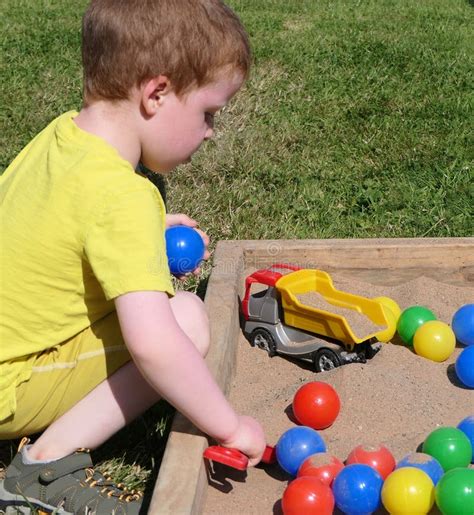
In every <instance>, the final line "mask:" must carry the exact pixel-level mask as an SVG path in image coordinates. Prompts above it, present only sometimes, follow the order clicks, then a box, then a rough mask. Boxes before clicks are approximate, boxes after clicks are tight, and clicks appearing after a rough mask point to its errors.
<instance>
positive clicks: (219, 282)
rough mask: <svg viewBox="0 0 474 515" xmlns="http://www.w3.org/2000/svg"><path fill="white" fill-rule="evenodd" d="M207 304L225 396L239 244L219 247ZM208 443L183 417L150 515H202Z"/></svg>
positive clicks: (212, 358) (234, 332)
mask: <svg viewBox="0 0 474 515" xmlns="http://www.w3.org/2000/svg"><path fill="white" fill-rule="evenodd" d="M214 261H215V267H214V268H213V271H212V274H211V276H210V279H209V284H208V288H207V293H206V298H205V304H206V308H207V311H208V313H209V315H210V326H211V347H210V349H209V353H208V356H207V358H206V362H207V364H208V366H209V369H210V370H211V372H212V373H213V375H214V377H215V378H216V381H217V383H218V384H219V386H220V387H221V388H222V390H223V391H224V392H225V393H228V391H229V388H230V383H231V380H232V377H233V374H234V372H235V365H236V351H237V347H236V344H237V340H238V333H239V330H240V328H239V309H238V297H237V295H238V288H239V284H240V282H241V276H242V273H243V252H242V247H241V245H240V244H238V243H236V242H225V241H224V242H219V243H218V245H217V248H216V250H215V254H214ZM207 445H208V442H207V439H206V438H205V437H204V436H203V435H202V433H200V432H199V431H198V430H197V429H196V428H195V427H194V426H193V424H191V422H189V421H188V420H187V419H186V418H185V417H183V416H182V415H181V414H179V413H177V414H176V415H175V417H174V420H173V424H172V427H171V432H170V435H169V438H168V442H167V444H166V450H165V454H164V456H163V461H162V463H161V467H160V472H159V474H158V478H157V481H156V484H155V488H154V490H153V496H152V500H151V503H150V507H149V510H148V513H150V514H160V515H161V514H169V515H176V514H197V513H201V511H202V506H203V503H204V495H205V492H206V486H207V475H206V470H205V464H204V460H203V458H202V453H203V451H204V449H205V448H206V447H207Z"/></svg>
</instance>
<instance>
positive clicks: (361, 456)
mask: <svg viewBox="0 0 474 515" xmlns="http://www.w3.org/2000/svg"><path fill="white" fill-rule="evenodd" d="M352 463H362V464H365V465H369V467H372V468H373V469H375V470H376V471H377V472H378V473H379V474H380V475H381V476H382V479H384V480H385V479H386V477H387V476H388V475H389V474H390V472H392V471H393V470H394V469H395V465H396V463H395V458H394V457H393V454H392V453H391V452H390V451H389V450H388V449H387V447H385V446H384V445H380V446H378V447H371V446H365V447H364V446H363V445H358V446H357V447H355V448H354V449H353V450H352V451H351V453H350V454H349V456H348V457H347V460H346V465H351V464H352Z"/></svg>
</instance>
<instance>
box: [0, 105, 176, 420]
mask: <svg viewBox="0 0 474 515" xmlns="http://www.w3.org/2000/svg"><path fill="white" fill-rule="evenodd" d="M76 115H77V113H76V112H69V113H66V114H64V115H62V116H60V117H59V118H57V119H56V120H54V121H53V122H52V123H51V124H50V125H48V127H46V128H45V129H44V130H43V131H42V132H41V133H40V134H38V135H37V136H36V137H35V138H34V139H33V140H32V141H31V142H30V143H29V144H28V145H27V146H26V147H25V148H24V149H23V150H22V151H21V152H20V154H19V155H18V156H17V157H16V159H15V160H14V161H13V162H12V164H11V165H10V166H9V167H8V168H7V170H6V171H5V173H4V174H3V176H2V177H0V206H1V216H0V235H1V236H0V238H1V249H0V281H1V284H0V313H1V320H0V420H2V419H4V418H6V417H8V416H9V415H11V414H12V413H14V411H15V408H16V400H15V387H16V386H17V385H18V384H19V383H20V382H22V381H25V380H27V379H28V377H29V376H30V374H31V361H32V355H34V354H35V353H39V352H42V351H44V350H46V349H48V348H50V347H53V346H55V345H57V344H59V343H61V342H64V341H65V340H67V339H68V338H70V337H72V336H74V335H75V334H77V333H79V332H81V331H82V330H84V329H85V328H87V327H89V326H90V325H91V324H93V323H94V322H95V321H96V320H99V319H100V318H102V317H104V316H105V315H107V314H108V313H110V312H112V311H113V310H114V309H115V308H114V302H113V299H114V298H115V297H117V296H119V295H121V294H123V293H127V292H131V291H140V290H158V291H164V292H167V293H168V294H170V295H173V294H174V290H173V285H172V281H171V277H170V272H169V268H168V261H167V258H166V246H165V237H164V230H165V206H164V204H163V200H162V198H161V196H160V194H159V192H158V190H157V189H156V188H155V186H154V185H153V184H152V183H151V182H150V181H149V180H148V179H146V178H144V177H142V176H140V175H138V174H137V173H135V171H134V170H133V167H132V166H131V165H130V163H128V162H127V161H125V160H124V159H122V158H121V157H120V155H119V154H118V153H117V151H116V150H115V149H114V148H113V147H111V146H110V145H108V144H107V143H106V142H105V141H103V140H102V139H101V138H98V137H96V136H93V135H91V134H89V133H87V132H85V131H83V130H81V129H79V127H77V126H76V124H75V123H74V122H73V118H74V116H76Z"/></svg>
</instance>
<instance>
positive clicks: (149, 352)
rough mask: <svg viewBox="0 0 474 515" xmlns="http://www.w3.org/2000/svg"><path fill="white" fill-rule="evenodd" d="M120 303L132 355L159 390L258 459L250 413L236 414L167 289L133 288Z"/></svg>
mask: <svg viewBox="0 0 474 515" xmlns="http://www.w3.org/2000/svg"><path fill="white" fill-rule="evenodd" d="M115 305H116V308H117V314H118V318H119V321H120V326H121V329H122V334H123V337H124V339H125V343H126V344H127V347H128V349H129V351H130V354H131V355H132V358H133V360H134V362H135V364H136V365H137V367H138V368H139V370H140V371H141V373H142V374H143V376H144V377H145V379H146V380H147V381H148V382H149V383H150V384H151V385H152V386H153V387H154V388H155V389H156V390H157V392H159V393H160V395H162V396H163V397H164V398H165V399H166V400H168V401H169V402H170V403H171V404H172V405H173V406H174V407H175V408H176V409H177V410H178V411H180V412H181V413H182V414H183V415H185V416H186V417H187V418H189V420H191V421H192V422H193V423H194V424H195V425H196V426H197V427H198V428H199V429H201V431H203V432H204V433H207V434H208V435H210V436H212V437H213V438H215V439H216V440H217V441H219V442H221V443H223V444H227V445H229V446H236V447H238V448H239V450H241V451H242V452H244V453H246V454H247V455H249V456H251V457H254V458H255V457H256V456H257V455H258V454H261V453H260V451H263V448H262V449H260V447H261V445H260V442H258V444H257V445H256V441H258V438H256V434H252V433H254V432H255V431H256V430H255V428H253V427H252V425H253V424H252V422H250V427H248V426H249V420H248V419H247V417H239V416H238V415H237V414H236V413H235V412H234V410H233V409H232V407H231V406H230V404H229V403H228V401H227V399H226V398H225V396H224V394H223V393H222V391H221V390H220V389H219V387H218V385H217V384H216V382H215V381H214V378H213V377H212V375H211V373H210V371H209V369H208V368H207V365H206V363H205V361H204V359H203V358H202V356H201V354H200V353H199V351H198V350H197V349H196V347H195V346H194V344H193V343H192V341H191V340H190V339H189V338H188V336H187V335H186V334H185V333H184V332H183V331H182V329H181V328H180V326H179V325H178V323H177V321H176V319H175V317H174V314H173V311H172V309H171V305H170V301H169V299H168V296H167V295H166V293H163V292H156V291H142V292H131V293H127V294H124V295H121V296H119V297H117V298H116V299H115ZM257 433H258V430H257ZM262 438H263V435H262ZM246 440H249V441H248V442H246ZM247 447H248V448H247ZM255 447H257V449H255Z"/></svg>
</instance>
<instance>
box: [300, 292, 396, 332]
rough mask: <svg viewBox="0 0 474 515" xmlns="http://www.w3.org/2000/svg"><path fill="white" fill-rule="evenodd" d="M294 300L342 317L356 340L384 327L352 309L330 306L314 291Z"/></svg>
mask: <svg viewBox="0 0 474 515" xmlns="http://www.w3.org/2000/svg"><path fill="white" fill-rule="evenodd" d="M296 298H297V299H298V300H299V302H301V304H304V305H306V306H310V307H313V308H316V309H322V310H324V311H329V312H331V313H334V314H335V315H341V316H343V317H344V318H345V319H346V320H347V323H348V324H349V327H350V328H351V329H352V332H353V333H354V334H355V336H357V337H358V338H366V337H368V336H369V335H371V334H374V333H376V332H377V331H381V330H383V329H385V327H386V326H379V325H376V324H374V323H373V322H372V320H370V318H368V317H367V316H366V315H364V314H363V313H359V312H358V311H355V310H354V309H350V308H344V307H340V306H335V305H334V304H330V303H329V302H328V301H327V300H326V299H325V298H324V297H323V296H322V295H321V294H320V293H317V292H315V291H311V292H308V293H302V294H301V295H296Z"/></svg>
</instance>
